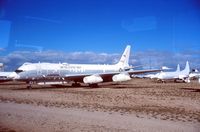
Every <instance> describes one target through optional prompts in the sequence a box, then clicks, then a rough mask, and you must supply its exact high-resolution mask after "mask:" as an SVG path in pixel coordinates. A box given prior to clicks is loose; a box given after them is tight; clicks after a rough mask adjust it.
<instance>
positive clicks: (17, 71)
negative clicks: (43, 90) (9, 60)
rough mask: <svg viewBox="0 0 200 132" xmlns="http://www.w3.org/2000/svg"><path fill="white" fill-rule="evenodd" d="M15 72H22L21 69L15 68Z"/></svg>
mask: <svg viewBox="0 0 200 132" xmlns="http://www.w3.org/2000/svg"><path fill="white" fill-rule="evenodd" d="M15 72H16V73H20V72H23V70H19V69H17V70H15Z"/></svg>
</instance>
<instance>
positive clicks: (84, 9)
mask: <svg viewBox="0 0 200 132" xmlns="http://www.w3.org/2000/svg"><path fill="white" fill-rule="evenodd" d="M127 44H131V45H132V47H133V49H132V51H134V52H144V51H155V52H173V53H176V54H177V53H183V52H185V51H188V50H189V51H199V50H200V2H199V0H0V50H3V49H4V52H6V53H10V52H9V51H17V50H33V49H34V50H35V49H36V50H40V51H41V50H42V51H47V50H53V51H59V52H60V51H61V52H65V53H67V52H77V51H82V52H86V51H91V52H95V53H102V52H105V53H110V54H112V53H121V52H122V50H123V49H124V47H125V45H127ZM198 57H199V56H198V54H197V58H198Z"/></svg>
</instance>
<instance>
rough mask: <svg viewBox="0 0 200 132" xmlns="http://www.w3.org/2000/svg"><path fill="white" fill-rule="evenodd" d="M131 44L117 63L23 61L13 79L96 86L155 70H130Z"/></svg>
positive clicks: (29, 81)
mask: <svg viewBox="0 0 200 132" xmlns="http://www.w3.org/2000/svg"><path fill="white" fill-rule="evenodd" d="M130 49H131V46H130V45H128V46H127V47H126V49H125V51H124V53H123V54H122V56H121V59H120V60H119V62H118V63H117V64H113V65H105V64H104V65H100V64H98V65H97V64H68V63H59V64H57V63H24V64H23V65H22V66H20V67H19V68H18V69H17V70H16V71H15V72H16V73H17V77H15V80H19V81H26V82H27V83H29V84H31V83H38V82H52V81H65V82H66V81H67V82H73V83H72V86H80V83H85V84H89V85H90V86H91V87H94V86H97V84H98V83H101V82H111V81H114V82H121V81H128V80H130V79H131V78H130V75H132V74H142V73H147V72H157V71H160V70H158V69H154V70H152V69H150V70H137V71H134V70H130V69H133V68H134V67H130V66H129V56H130Z"/></svg>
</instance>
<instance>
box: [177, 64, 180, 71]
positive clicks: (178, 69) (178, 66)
mask: <svg viewBox="0 0 200 132" xmlns="http://www.w3.org/2000/svg"><path fill="white" fill-rule="evenodd" d="M176 72H180V65H179V64H178V65H177V68H176Z"/></svg>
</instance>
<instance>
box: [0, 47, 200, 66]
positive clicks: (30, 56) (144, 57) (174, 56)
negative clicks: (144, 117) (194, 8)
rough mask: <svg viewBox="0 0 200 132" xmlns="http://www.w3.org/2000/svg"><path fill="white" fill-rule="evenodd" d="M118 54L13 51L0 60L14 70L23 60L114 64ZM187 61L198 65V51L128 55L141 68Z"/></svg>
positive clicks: (199, 61)
mask: <svg viewBox="0 0 200 132" xmlns="http://www.w3.org/2000/svg"><path fill="white" fill-rule="evenodd" d="M120 57H121V53H120V54H116V53H115V54H107V53H95V52H71V53H65V52H61V51H42V52H32V51H20V52H19V51H15V52H11V53H9V54H8V55H6V56H1V57H0V62H1V63H4V64H5V66H6V67H5V69H6V70H15V69H16V68H17V67H19V66H20V65H22V64H23V63H24V62H53V63H59V62H61V63H62V62H65V63H97V64H114V63H117V62H118V61H119V59H120ZM187 60H188V61H189V62H190V63H191V66H193V67H194V68H196V67H197V66H199V67H200V51H184V52H179V53H172V52H161V51H153V50H151V51H141V52H135V53H134V54H133V55H131V56H130V61H129V62H130V64H131V65H133V66H138V65H144V66H143V68H145V69H146V68H150V67H151V68H160V67H161V66H168V67H174V68H175V67H176V65H177V64H178V63H179V64H180V65H181V66H182V67H184V65H185V62H186V61H187Z"/></svg>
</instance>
